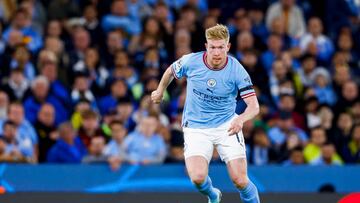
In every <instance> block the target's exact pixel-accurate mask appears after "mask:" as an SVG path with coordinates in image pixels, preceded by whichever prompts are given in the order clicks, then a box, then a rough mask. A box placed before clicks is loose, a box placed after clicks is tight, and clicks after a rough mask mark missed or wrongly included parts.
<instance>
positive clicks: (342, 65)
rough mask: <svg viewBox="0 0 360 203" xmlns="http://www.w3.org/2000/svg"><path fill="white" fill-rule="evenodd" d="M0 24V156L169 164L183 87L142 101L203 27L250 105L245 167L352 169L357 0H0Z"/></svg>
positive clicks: (357, 157)
mask: <svg viewBox="0 0 360 203" xmlns="http://www.w3.org/2000/svg"><path fill="white" fill-rule="evenodd" d="M324 5H325V6H324ZM0 21H1V23H0V36H1V38H0V66H1V68H0V79H1V83H0V161H1V162H26V163H49V162H50V163H109V164H110V166H111V167H112V168H113V169H116V168H119V167H120V165H121V164H122V163H129V164H161V163H173V162H180V163H182V162H183V160H184V158H183V137H182V131H181V117H182V110H183V107H184V101H185V95H186V92H185V91H186V88H185V87H186V81H185V80H176V81H174V82H173V83H172V84H171V85H170V86H169V88H168V90H167V92H166V94H165V98H164V102H163V103H162V104H161V105H156V104H153V103H152V102H151V100H150V96H149V95H150V93H151V92H152V91H153V90H155V89H156V88H157V85H158V83H159V79H160V77H161V75H162V73H163V72H164V71H165V70H166V68H167V67H168V66H169V65H170V64H171V63H172V62H173V61H174V60H176V59H178V58H179V57H181V56H182V55H184V54H188V53H191V52H197V51H203V50H204V48H205V47H204V43H205V37H204V31H205V29H206V28H208V27H211V26H213V25H216V24H217V23H223V24H226V25H227V26H228V28H229V31H230V35H231V38H230V42H231V50H230V54H232V55H233V56H235V57H236V58H237V59H238V60H239V61H240V62H241V64H242V65H243V66H244V67H245V68H246V70H247V71H248V73H249V74H250V76H251V78H252V82H253V84H254V88H255V89H256V92H257V97H258V100H259V103H260V107H261V112H260V114H259V115H258V116H257V117H256V119H254V120H253V121H251V122H247V123H245V125H244V128H243V133H244V137H245V139H246V143H247V155H248V156H247V157H248V160H249V163H250V164H254V165H266V164H281V165H302V164H310V165H342V164H346V163H359V162H360V100H359V81H360V60H359V59H360V58H359V57H360V38H359V36H360V3H359V1H357V0H331V1H326V0H302V1H296V0H279V1H275V0H251V1H250V0H249V1H231V0H222V1H216V0H51V1H46V0H2V1H0ZM356 36H357V37H356ZM244 108H245V104H244V102H243V101H242V100H241V99H240V98H239V100H238V106H237V112H238V113H241V112H242V111H243V110H244ZM213 161H214V162H220V158H219V156H218V154H217V153H216V151H215V152H214V157H213Z"/></svg>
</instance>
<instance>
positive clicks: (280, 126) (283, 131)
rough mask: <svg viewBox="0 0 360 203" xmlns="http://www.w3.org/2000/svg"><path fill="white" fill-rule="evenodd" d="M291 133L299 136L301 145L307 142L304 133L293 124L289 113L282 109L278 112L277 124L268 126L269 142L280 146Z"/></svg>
mask: <svg viewBox="0 0 360 203" xmlns="http://www.w3.org/2000/svg"><path fill="white" fill-rule="evenodd" d="M291 133H295V134H296V135H297V136H298V137H299V139H300V142H301V144H302V145H304V144H306V143H307V141H308V137H307V135H306V133H305V132H304V131H303V130H301V129H300V128H298V127H296V126H295V125H294V121H293V119H292V117H291V113H290V112H286V111H282V112H280V113H279V118H278V122H277V125H276V126H274V127H272V128H270V130H269V132H268V135H269V138H270V142H271V143H272V144H273V146H274V147H275V148H280V147H281V145H282V144H284V143H285V142H286V140H287V139H288V137H289V135H290V134H291Z"/></svg>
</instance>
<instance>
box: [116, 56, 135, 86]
mask: <svg viewBox="0 0 360 203" xmlns="http://www.w3.org/2000/svg"><path fill="white" fill-rule="evenodd" d="M114 64H115V67H114V69H113V73H112V76H113V78H114V79H121V78H123V79H124V80H125V81H126V84H127V85H128V86H129V88H131V87H132V86H133V85H135V83H136V82H137V80H138V79H139V76H138V73H137V72H136V69H135V68H134V67H132V66H131V65H130V61H129V56H128V54H127V53H126V51H124V50H119V51H116V52H115V58H114Z"/></svg>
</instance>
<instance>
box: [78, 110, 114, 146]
mask: <svg viewBox="0 0 360 203" xmlns="http://www.w3.org/2000/svg"><path fill="white" fill-rule="evenodd" d="M78 135H79V138H80V140H81V141H82V143H83V144H84V145H85V146H86V147H90V144H91V140H92V138H94V137H97V136H100V137H104V138H105V139H106V140H108V139H109V138H108V137H106V136H105V133H104V132H103V131H102V129H101V128H100V117H99V115H98V114H97V113H96V112H95V111H93V110H87V111H84V112H83V113H82V114H81V125H80V128H79V132H78Z"/></svg>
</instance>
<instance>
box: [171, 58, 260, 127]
mask: <svg viewBox="0 0 360 203" xmlns="http://www.w3.org/2000/svg"><path fill="white" fill-rule="evenodd" d="M171 70H172V72H173V75H174V77H175V78H176V79H180V78H182V77H186V79H187V87H186V102H185V106H184V112H183V117H182V125H183V126H185V127H189V128H202V129H203V128H215V127H218V126H220V125H221V124H223V123H224V122H226V121H228V120H229V119H231V118H232V117H233V116H234V114H235V108H236V97H237V94H238V92H240V96H241V97H242V98H243V99H245V98H247V97H250V96H254V95H255V91H254V89H253V87H252V82H251V79H250V76H249V74H248V73H247V72H246V70H245V69H244V67H243V66H242V65H241V64H240V63H239V62H238V61H237V60H236V59H235V58H234V57H232V56H230V55H228V56H227V59H226V63H225V65H224V66H223V67H221V68H219V69H213V68H211V67H210V66H209V65H208V64H207V62H206V52H197V53H191V54H188V55H184V56H183V57H181V58H180V59H178V60H177V61H175V62H174V63H173V64H172V65H171Z"/></svg>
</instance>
